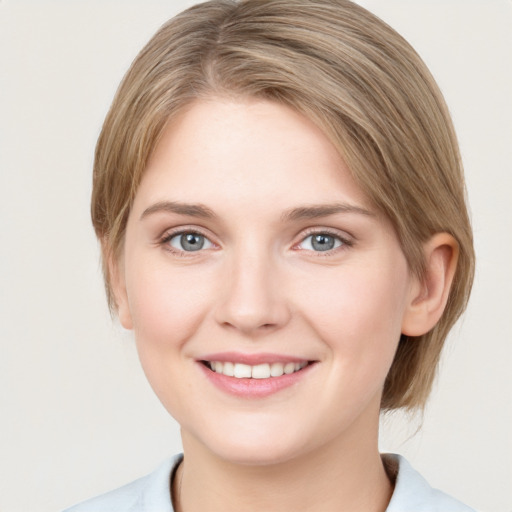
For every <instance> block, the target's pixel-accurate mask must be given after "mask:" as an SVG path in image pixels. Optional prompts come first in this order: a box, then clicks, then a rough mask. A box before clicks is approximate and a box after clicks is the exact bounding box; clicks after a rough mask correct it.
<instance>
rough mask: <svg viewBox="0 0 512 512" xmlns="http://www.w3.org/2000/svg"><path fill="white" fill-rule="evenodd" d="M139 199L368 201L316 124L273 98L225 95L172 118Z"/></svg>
mask: <svg viewBox="0 0 512 512" xmlns="http://www.w3.org/2000/svg"><path fill="white" fill-rule="evenodd" d="M141 196H142V197H143V198H144V200H145V202H147V201H153V202H156V201H158V200H167V199H169V196H172V198H173V199H175V200H180V201H194V202H197V201H202V202H211V201H213V202H215V201H217V202H218V203H220V204H223V205H225V206H229V205H231V204H234V203H237V204H239V205H240V206H245V207H246V208H248V207H249V206H256V205H257V204H258V203H259V202H263V203H264V206H265V207H266V208H268V207H269V203H270V204H271V205H281V206H283V207H284V206H285V205H286V203H292V202H298V203H318V202H319V201H321V202H336V201H349V200H350V202H352V203H354V202H355V203H358V204H360V205H361V206H366V207H368V206H369V201H368V199H367V197H366V196H365V194H364V193H363V191H362V190H361V189H360V187H359V186H358V185H357V184H356V183H355V181H354V179H353V178H352V176H351V173H350V171H349V169H348V168H347V166H346V164H345V162H344V161H343V159H342V157H341V155H340V154H339V152H338V151H337V150H336V148H335V147H334V146H333V144H332V143H331V142H330V140H329V139H328V138H327V137H326V136H325V134H324V133H323V132H322V130H321V129H320V128H319V127H318V126H316V125H315V124H314V123H313V122H312V121H310V120H309V119H307V118H306V117H305V116H303V115H301V114H299V113H297V112H296V111H294V110H293V109H291V108H289V107H287V106H285V105H282V104H278V103H275V102H270V101H261V100H236V101H235V100H228V99H223V98H211V99H208V100H201V101H196V102H194V103H192V104H191V105H190V106H189V107H188V109H186V110H185V111H184V112H182V113H181V114H180V115H179V116H177V117H176V118H173V119H171V120H170V121H169V123H168V124H167V126H166V128H165V129H164V131H163V133H162V136H161V138H160V139H159V142H158V144H157V146H156V148H155V150H154V152H153V154H152V156H151V158H150V160H149V162H148V166H147V168H146V171H145V173H144V176H143V178H142V182H141V185H140V188H139V191H138V194H137V198H136V202H137V199H140V197H141ZM288 206H289V205H288Z"/></svg>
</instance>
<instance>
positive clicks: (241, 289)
mask: <svg viewBox="0 0 512 512" xmlns="http://www.w3.org/2000/svg"><path fill="white" fill-rule="evenodd" d="M276 259H277V258H276V257H275V255H273V254H272V251H271V250H269V249H268V248H265V247H264V246H262V245H261V244H257V243H254V241H253V243H251V241H246V242H245V243H241V244H239V246H238V247H236V248H235V249H233V251H232V253H231V255H230V258H228V261H227V265H226V268H225V285H226V286H225V288H224V295H223V300H222V301H221V303H219V305H218V312H217V319H218V321H219V322H220V323H221V324H223V325H227V326H231V327H233V328H236V329H238V330H240V331H243V332H245V333H255V332H260V331H261V332H263V331H265V332H266V331H268V330H269V329H270V330H271V329H276V328H279V327H280V326H282V325H284V324H285V323H286V322H287V320H288V318H289V310H288V304H287V301H286V297H285V294H284V289H283V287H282V282H281V279H280V277H281V276H280V272H279V264H278V262H277V261H276Z"/></svg>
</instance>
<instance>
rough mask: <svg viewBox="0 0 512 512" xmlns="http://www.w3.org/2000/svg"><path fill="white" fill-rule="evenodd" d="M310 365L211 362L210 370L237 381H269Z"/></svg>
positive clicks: (303, 363)
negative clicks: (251, 379)
mask: <svg viewBox="0 0 512 512" xmlns="http://www.w3.org/2000/svg"><path fill="white" fill-rule="evenodd" d="M307 364H308V363H307V362H306V361H303V362H302V363H270V364H269V363H263V364H257V365H254V366H251V365H248V364H242V363H230V362H224V363H223V362H220V361H210V362H209V365H210V368H211V369H212V370H213V371H214V372H216V373H222V374H223V375H227V376H228V377H236V378H237V379H244V378H245V379H250V378H253V379H268V378H269V377H280V376H281V375H283V374H290V373H294V372H297V371H299V370H301V369H302V368H304V367H305V366H306V365H307Z"/></svg>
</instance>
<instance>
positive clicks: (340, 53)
mask: <svg viewBox="0 0 512 512" xmlns="http://www.w3.org/2000/svg"><path fill="white" fill-rule="evenodd" d="M211 95H222V96H226V95H228V96H233V97H235V98H236V97H256V98H264V99H268V100H271V101H277V102H282V103H284V104H286V105H289V106H291V107H292V108H294V109H296V110H297V111H298V112H300V113H302V114H303V115H305V116H307V117H308V118H310V119H311V120H313V121H314V122H315V123H316V124H317V125H318V126H320V127H321V128H322V129H323V130H324V133H325V134H326V135H327V136H328V137H329V138H330V139H331V141H332V142H333V143H334V144H335V146H336V147H337V148H338V149H339V152H340V155H342V157H343V159H344V160H345V162H346V163H347V165H348V167H349V168H350V170H351V172H352V173H353V177H354V179H355V180H356V181H357V182H358V184H359V185H360V186H361V188H362V189H363V190H364V191H365V193H366V194H367V195H368V197H369V198H370V199H371V200H372V201H373V203H374V204H375V206H376V207H377V208H378V209H379V210H380V211H382V212H383V213H384V214H385V215H386V216H387V217H388V218H389V219H390V220H391V222H392V224H393V226H394V228H395V230H396V233H397V235H398V238H399V240H400V243H401V246H402V249H403V252H404V254H405V256H406V258H407V261H408V264H409V266H410V269H411V271H412V272H414V273H415V274H416V275H417V276H419V277H420V278H421V277H422V276H423V275H424V270H425V265H424V261H423V253H422V244H423V242H425V241H427V240H428V239H429V238H430V237H431V236H432V235H433V234H435V233H438V232H447V233H450V234H451V235H452V236H453V237H454V238H455V239H456V241H457V242H458V244H459V258H458V265H457V270H456V275H455V278H454V281H453V285H452V288H451V291H450V296H449V300H448V304H447V306H446V309H445V311H444V314H443V316H442V318H441V319H440V321H439V322H438V324H437V325H436V326H435V327H434V329H432V330H431V331H430V332H428V333H427V334H425V335H423V336H419V337H416V338H413V337H408V336H402V338H401V340H400V343H399V346H398V350H397V353H396V357H395V359H394V362H393V364H392V366H391V369H390V371H389V374H388V376H387V380H386V383H385V386H384V391H383V397H382V404H381V406H382V409H384V410H390V409H396V408H400V407H404V408H408V409H412V408H415V407H423V406H424V404H425V401H426V399H427V397H428V394H429V392H430V389H431V386H432V382H433V379H434V377H435V373H436V368H437V365H438V361H439V357H440V352H441V349H442V347H443V344H444V340H445V338H446V335H447V334H448V332H449V330H450V328H451V327H452V325H453V324H454V322H455V321H456V320H457V318H458V317H459V316H460V314H461V313H462V311H463V310H464V308H465V306H466V303H467V300H468V297H469V293H470V289H471V285H472V280H473V274H474V252H473V241H472V232H471V227H470V223H469V219H468V213H467V208H466V200H465V187H464V178H463V170H462V166H461V161H460V155H459V150H458V144H457V140H456V136H455V133H454V130H453V126H452V122H451V119H450V115H449V112H448V109H447V107H446V105H445V102H444V100H443V97H442V94H441V92H440V91H439V89H438V87H437V85H436V83H435V81H434V79H433V78H432V76H431V74H430V73H429V71H428V69H427V68H426V66H425V64H424V63H423V62H422V60H421V59H420V57H419V56H418V55H417V54H416V52H415V51H414V50H413V49H412V47H411V46H410V45H409V44H408V43H407V42H406V41H405V40H404V39H403V38H402V37H401V36H400V35H399V34H397V33H396V32H395V31H394V30H393V29H391V28H390V27H389V26H388V25H386V24H385V23H384V22H383V21H381V20H380V19H378V18H377V17H375V16H374V15H372V14H371V13H369V12H368V11H366V10H365V9H363V8H362V7H359V6H358V5H356V4H353V3H352V2H350V1H347V0H242V1H233V0H212V1H210V2H205V3H202V4H199V5H196V6H194V7H192V8H190V9H188V10H186V11H184V12H183V13H181V14H179V15H178V16H176V17H175V18H173V19H171V20H170V21H169V22H167V23H166V24H165V25H163V26H162V27H161V29H160V30H159V31H158V32H157V33H156V34H155V36H154V37H153V38H152V39H151V40H150V41H149V43H148V44H147V45H146V46H145V48H144V49H143V50H142V51H141V52H140V54H139V55H138V56H137V57H136V59H135V61H134V62H133V64H132V65H131V67H130V69H129V70H128V72H127V74H126V76H125V77H124V79H123V81H122V83H121V85H120V87H119V89H118V91H117V94H116V96H115V98H114V101H113V103H112V106H111V108H110V111H109V112H108V115H107V117H106V119H105V122H104V125H103V129H102V132H101V135H100V137H99V140H98V144H97V147H96V155H95V162H94V186H93V195H92V220H93V224H94V228H95V230H96V234H97V236H98V237H99V239H100V240H101V242H102V247H103V265H104V272H105V283H106V289H107V295H108V300H109V304H110V306H111V308H112V309H115V307H116V306H115V299H114V297H113V294H112V290H111V286H110V277H111V276H110V275H109V265H108V261H109V260H111V259H112V258H117V257H118V255H119V251H120V248H121V247H122V242H123V237H124V232H125V228H126V222H127V218H128V215H129V212H130V207H131V205H132V201H133V199H134V197H135V193H136V192H137V187H138V185H139V183H140V180H141V177H142V175H143V172H144V169H145V166H146V162H147V160H148V158H149V156H150V155H151V153H152V151H153V149H154V148H155V145H156V144H157V142H158V140H159V136H160V134H161V133H162V130H163V127H164V126H165V124H166V122H167V121H168V120H169V118H172V117H174V116H175V115H176V114H177V112H179V111H180V110H182V109H183V108H185V107H186V106H188V105H189V104H190V103H191V102H193V101H195V100H196V99H198V98H200V97H204V96H211ZM312 172H313V171H312Z"/></svg>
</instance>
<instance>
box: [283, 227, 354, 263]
mask: <svg viewBox="0 0 512 512" xmlns="http://www.w3.org/2000/svg"><path fill="white" fill-rule="evenodd" d="M314 235H329V236H332V237H334V238H337V239H338V240H340V241H341V246H338V247H336V248H333V249H330V250H327V251H311V250H308V249H300V248H299V247H298V246H299V245H300V244H301V243H303V242H304V240H306V239H307V238H308V237H310V236H314ZM299 236H300V238H299V240H298V241H297V242H296V243H294V244H293V248H294V249H297V250H302V251H309V252H314V253H317V254H318V255H324V256H325V255H328V254H332V253H333V252H336V251H339V250H343V249H344V248H347V247H352V246H353V245H354V243H355V237H353V236H352V235H349V234H348V233H347V232H346V231H339V230H337V229H334V228H324V227H313V228H307V229H306V230H304V231H303V232H302V233H301V234H300V235H299Z"/></svg>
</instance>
